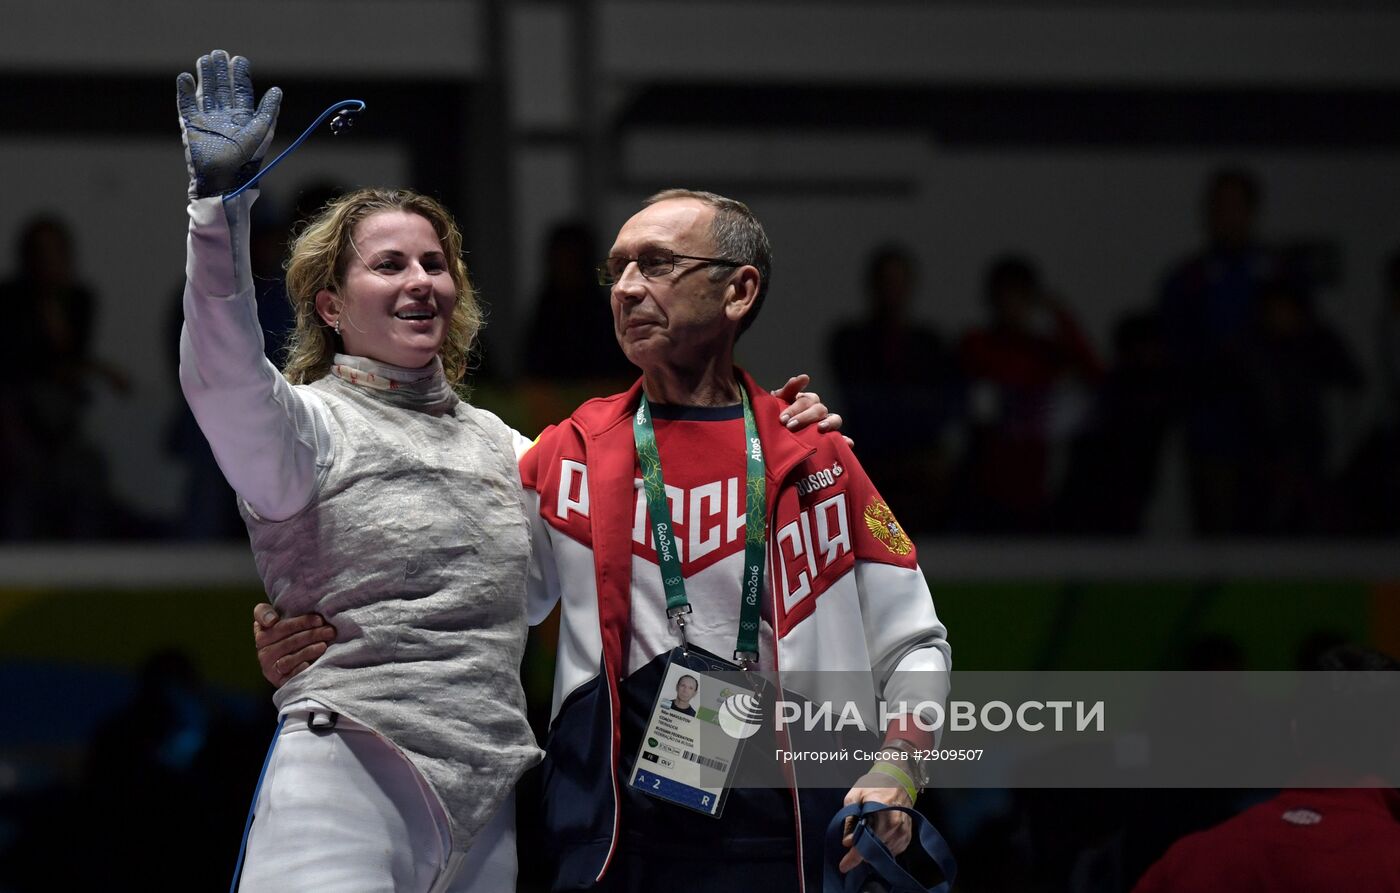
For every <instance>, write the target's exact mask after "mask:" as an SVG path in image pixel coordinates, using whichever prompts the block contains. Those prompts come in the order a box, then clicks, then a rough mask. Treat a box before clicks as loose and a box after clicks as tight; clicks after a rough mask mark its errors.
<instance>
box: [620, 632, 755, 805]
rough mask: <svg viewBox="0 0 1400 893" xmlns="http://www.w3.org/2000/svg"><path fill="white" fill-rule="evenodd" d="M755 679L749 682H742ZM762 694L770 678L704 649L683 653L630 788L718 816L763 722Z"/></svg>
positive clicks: (663, 691)
mask: <svg viewBox="0 0 1400 893" xmlns="http://www.w3.org/2000/svg"><path fill="white" fill-rule="evenodd" d="M716 674H722V675H716ZM750 677H751V682H749V684H747V685H746V684H744V682H742V681H740V680H746V679H749V678H750ZM762 694H763V680H762V678H761V677H759V676H757V675H756V674H749V673H744V672H742V671H741V670H740V668H739V667H738V666H737V665H735V664H733V663H730V662H729V661H727V660H725V659H723V658H721V657H716V656H715V655H713V654H711V653H709V652H708V651H705V650H704V649H702V648H696V647H694V646H690V647H688V648H685V649H681V648H676V649H675V650H673V651H672V652H671V656H670V660H669V661H668V662H667V665H666V672H665V674H664V675H663V676H662V680H661V688H660V690H658V691H657V693H656V703H655V704H653V705H652V708H651V718H650V719H649V720H648V721H647V728H646V732H645V734H643V735H642V746H641V748H640V749H639V750H638V752H637V759H636V761H635V763H634V764H633V768H632V777H631V778H630V779H629V780H628V782H627V783H628V784H629V785H630V786H632V787H633V788H635V789H637V790H639V791H642V792H643V793H646V794H649V795H651V796H652V797H656V798H658V799H661V800H667V801H670V802H671V803H675V804H677V805H679V806H684V807H686V808H688V809H693V810H696V811H697V812H702V813H704V814H705V815H711V816H714V817H715V818H718V817H719V816H720V813H721V812H722V811H723V810H724V801H725V799H726V798H727V797H728V795H729V787H730V784H729V783H730V779H731V778H733V776H734V769H735V767H736V765H737V764H738V762H739V756H740V753H741V752H742V750H743V746H744V742H745V741H746V740H747V739H748V737H749V736H750V735H751V734H752V732H749V731H748V725H746V724H752V728H754V729H755V730H756V729H757V728H758V726H759V724H760V722H761V720H762V716H763V697H762ZM736 717H737V718H741V719H736ZM746 732H747V734H746Z"/></svg>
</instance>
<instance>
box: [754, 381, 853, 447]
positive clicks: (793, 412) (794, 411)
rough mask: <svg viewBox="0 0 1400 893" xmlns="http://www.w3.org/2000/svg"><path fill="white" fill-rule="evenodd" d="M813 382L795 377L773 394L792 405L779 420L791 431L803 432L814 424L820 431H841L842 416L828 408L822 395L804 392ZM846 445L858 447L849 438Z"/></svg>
mask: <svg viewBox="0 0 1400 893" xmlns="http://www.w3.org/2000/svg"><path fill="white" fill-rule="evenodd" d="M811 381H812V377H811V376H810V375H794V376H793V377H792V378H789V379H788V380H787V384H785V385H783V386H782V387H781V388H779V389H778V390H776V391H774V392H773V396H774V397H777V398H778V399H779V400H781V401H783V402H784V403H791V404H792V405H791V406H789V407H788V408H787V409H785V410H784V411H783V414H782V415H781V416H779V417H778V420H779V421H781V422H782V423H783V424H784V425H786V426H787V428H788V430H789V431H801V430H802V429H803V428H805V427H807V426H808V425H811V424H813V423H815V424H816V426H817V430H818V431H840V430H841V424H842V419H841V416H839V415H837V414H836V413H834V412H831V411H830V410H828V409H827V408H826V404H825V403H823V402H822V398H821V395H820V394H817V393H815V392H812V391H804V390H802V389H803V388H805V387H807V385H808V384H810V383H811ZM846 443H848V444H849V445H851V446H855V445H856V444H855V441H853V440H851V439H850V438H849V437H847V438H846Z"/></svg>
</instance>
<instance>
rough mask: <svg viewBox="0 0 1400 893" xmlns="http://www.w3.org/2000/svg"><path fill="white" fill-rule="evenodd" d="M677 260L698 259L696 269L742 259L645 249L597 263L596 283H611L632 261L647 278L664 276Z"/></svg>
mask: <svg viewBox="0 0 1400 893" xmlns="http://www.w3.org/2000/svg"><path fill="white" fill-rule="evenodd" d="M678 260H698V261H700V263H698V264H696V265H695V267H694V269H698V268H700V267H702V266H705V265H706V264H715V265H718V266H725V267H742V266H743V265H744V262H743V261H738V260H727V259H725V258H722V257H697V256H695V255H693V254H676V253H675V252H672V251H667V250H665V249H662V248H657V249H652V250H650V251H645V252H643V253H641V254H639V255H637V256H636V257H610V258H608V259H607V260H605V261H603V262H602V263H601V264H599V265H598V268H597V269H598V284H599V285H612V284H613V283H614V282H616V281H617V280H618V279H620V278H622V273H623V271H624V270H626V269H627V265H628V264H630V263H632V261H636V262H637V271H638V272H640V273H641V274H642V275H643V276H645V277H646V278H648V279H654V278H656V277H657V276H665V275H666V274H667V273H669V272H671V271H672V270H674V269H675V268H676V261H678Z"/></svg>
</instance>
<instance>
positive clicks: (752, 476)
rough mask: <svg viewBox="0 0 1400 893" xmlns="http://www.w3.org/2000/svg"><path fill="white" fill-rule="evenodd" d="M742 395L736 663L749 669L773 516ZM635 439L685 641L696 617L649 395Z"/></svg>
mask: <svg viewBox="0 0 1400 893" xmlns="http://www.w3.org/2000/svg"><path fill="white" fill-rule="evenodd" d="M739 394H740V396H741V397H742V398H743V402H744V442H745V444H746V445H747V447H748V449H747V450H746V451H745V452H746V453H747V454H748V478H747V486H745V488H744V491H745V494H746V498H745V504H746V511H745V517H744V571H743V574H742V575H741V576H740V580H739V585H740V590H739V591H740V592H741V593H742V595H743V600H742V604H741V605H740V607H739V639H738V642H737V643H736V644H735V646H734V659H735V660H736V661H739V662H740V664H741V665H743V666H748V665H749V664H751V663H754V662H756V661H757V660H758V617H759V609H758V599H759V596H760V594H762V592H763V544H764V541H765V540H766V539H767V526H768V513H767V511H766V508H765V505H764V501H765V497H766V490H765V487H766V483H765V479H764V473H763V444H761V443H760V442H759V440H758V426H757V425H756V424H754V420H753V408H752V407H751V406H749V395H748V392H747V391H745V390H744V389H743V388H742V387H741V388H739ZM632 435H633V438H634V439H635V440H636V442H637V459H638V461H639V462H640V463H641V466H642V486H643V488H644V489H645V490H646V495H647V513H648V515H650V517H651V528H652V536H653V537H655V539H656V563H657V565H658V566H659V568H660V570H661V583H662V585H663V586H665V587H666V616H667V617H669V618H671V619H672V620H674V621H676V626H677V628H679V629H680V633H681V642H682V643H684V642H685V615H686V614H689V613H690V610H691V609H690V602H689V601H688V600H687V599H686V597H685V577H684V575H682V573H681V562H680V557H679V556H677V554H676V541H675V536H674V535H673V530H672V527H671V512H670V509H669V507H668V505H667V501H666V484H665V482H664V481H663V480H662V478H661V453H660V451H659V450H657V448H656V431H655V430H654V429H653V428H652V426H651V404H650V403H648V402H647V396H646V394H643V395H642V403H641V405H640V406H639V407H637V414H636V415H635V416H633V418H632Z"/></svg>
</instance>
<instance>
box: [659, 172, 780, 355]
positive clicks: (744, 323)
mask: <svg viewBox="0 0 1400 893" xmlns="http://www.w3.org/2000/svg"><path fill="white" fill-rule="evenodd" d="M673 198H693V199H695V200H697V201H700V202H703V203H705V204H707V205H709V206H710V207H711V208H714V209H715V218H714V221H713V222H712V223H711V224H710V240H711V241H712V242H714V245H715V256H716V257H721V258H724V259H725V260H733V261H738V262H739V263H741V264H745V265H748V266H752V267H754V268H756V269H757V270H758V296H757V297H756V298H754V302H753V306H752V307H750V308H749V312H748V313H747V314H745V316H744V318H743V319H742V320H740V322H739V334H740V335H742V334H743V333H744V332H745V331H747V330H748V327H749V326H751V325H753V321H754V320H755V319H757V318H758V312H759V311H760V310H762V309H763V299H764V298H765V297H767V296H768V280H769V278H770V277H771V276H772V271H773V251H772V248H770V247H769V245H768V234H767V233H765V232H764V231H763V224H761V223H759V222H758V218H757V217H755V216H754V214H753V212H752V211H750V210H749V206H748V205H746V204H744V203H743V202H741V201H736V200H735V199H732V198H725V197H724V196H722V195H716V194H715V193H713V192H701V191H699V190H695V189H663V190H661V191H660V192H658V193H656V194H655V195H653V196H651V197H650V198H648V199H647V200H646V201H645V202H643V203H642V206H643V207H650V206H651V205H654V204H656V203H657V202H664V201H669V200H670V199H673ZM729 269H730V268H728V267H718V266H717V267H711V268H710V281H712V282H718V281H719V280H721V279H723V278H724V277H725V276H726V275H728V273H729Z"/></svg>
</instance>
